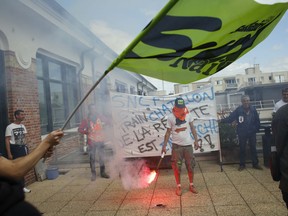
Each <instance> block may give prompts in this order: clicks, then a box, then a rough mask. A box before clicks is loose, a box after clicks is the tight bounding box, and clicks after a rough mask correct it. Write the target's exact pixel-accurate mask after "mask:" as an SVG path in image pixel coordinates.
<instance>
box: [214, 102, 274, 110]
mask: <svg viewBox="0 0 288 216" xmlns="http://www.w3.org/2000/svg"><path fill="white" fill-rule="evenodd" d="M250 104H251V105H252V106H254V107H255V108H256V109H257V110H261V109H273V108H274V106H275V101H274V100H263V101H251V102H250ZM239 105H241V103H240V102H239V103H230V104H217V105H216V106H217V112H232V111H233V110H235V109H236V108H237V107H238V106H239Z"/></svg>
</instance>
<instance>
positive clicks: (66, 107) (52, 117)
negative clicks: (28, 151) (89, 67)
mask: <svg viewBox="0 0 288 216" xmlns="http://www.w3.org/2000/svg"><path fill="white" fill-rule="evenodd" d="M36 69H37V71H36V73H37V79H38V94H39V108H40V121H41V134H47V133H49V132H51V131H52V130H55V129H57V128H61V127H62V126H63V124H64V122H65V120H66V118H67V117H68V115H69V114H70V113H71V112H72V111H73V109H74V108H75V106H76V105H77V102H78V97H77V95H78V94H77V82H76V68H75V67H73V66H71V65H68V64H65V63H62V62H59V61H56V60H54V59H51V58H49V57H47V56H44V55H41V54H37V64H36ZM78 123H79V116H78V114H76V115H75V116H73V117H72V119H71V120H70V121H69V122H68V125H67V127H68V128H72V127H76V126H77V124H78Z"/></svg>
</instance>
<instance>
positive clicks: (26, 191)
mask: <svg viewBox="0 0 288 216" xmlns="http://www.w3.org/2000/svg"><path fill="white" fill-rule="evenodd" d="M23 191H24V193H30V192H31V190H30V189H28V188H26V187H24V188H23Z"/></svg>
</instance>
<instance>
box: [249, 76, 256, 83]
mask: <svg viewBox="0 0 288 216" xmlns="http://www.w3.org/2000/svg"><path fill="white" fill-rule="evenodd" d="M248 83H256V79H255V77H251V78H248Z"/></svg>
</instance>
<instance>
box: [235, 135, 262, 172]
mask: <svg viewBox="0 0 288 216" xmlns="http://www.w3.org/2000/svg"><path fill="white" fill-rule="evenodd" d="M238 139H239V146H240V166H244V167H245V160H246V145H247V142H248V144H249V146H250V153H251V159H252V165H253V166H256V165H258V157H257V150H256V133H252V134H251V133H250V134H249V133H246V134H241V135H239V134H238Z"/></svg>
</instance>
